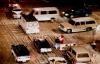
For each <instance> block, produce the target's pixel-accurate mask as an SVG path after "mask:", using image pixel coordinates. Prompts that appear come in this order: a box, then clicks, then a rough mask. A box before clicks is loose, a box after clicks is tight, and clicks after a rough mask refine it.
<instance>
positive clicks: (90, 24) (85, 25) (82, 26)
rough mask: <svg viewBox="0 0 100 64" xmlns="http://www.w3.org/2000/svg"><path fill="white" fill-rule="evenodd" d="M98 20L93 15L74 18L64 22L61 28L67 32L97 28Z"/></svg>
mask: <svg viewBox="0 0 100 64" xmlns="http://www.w3.org/2000/svg"><path fill="white" fill-rule="evenodd" d="M96 27H97V22H96V20H95V19H93V18H91V17H79V18H72V19H70V20H68V21H67V22H62V23H60V25H59V28H60V29H61V30H62V31H64V32H67V33H72V32H81V31H90V30H93V29H96Z"/></svg>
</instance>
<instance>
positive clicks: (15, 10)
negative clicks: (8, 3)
mask: <svg viewBox="0 0 100 64" xmlns="http://www.w3.org/2000/svg"><path fill="white" fill-rule="evenodd" d="M13 11H21V9H14V10H13Z"/></svg>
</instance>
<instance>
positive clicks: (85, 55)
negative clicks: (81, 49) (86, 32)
mask: <svg viewBox="0 0 100 64" xmlns="http://www.w3.org/2000/svg"><path fill="white" fill-rule="evenodd" d="M77 57H78V58H82V57H89V55H88V54H87V53H82V54H78V56H77Z"/></svg>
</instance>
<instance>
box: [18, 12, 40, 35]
mask: <svg viewBox="0 0 100 64" xmlns="http://www.w3.org/2000/svg"><path fill="white" fill-rule="evenodd" d="M18 23H19V26H20V27H21V28H22V29H23V30H24V31H25V33H26V34H30V33H39V31H40V30H39V23H38V21H37V19H36V18H35V17H34V16H33V15H25V14H22V17H21V19H20V21H18Z"/></svg>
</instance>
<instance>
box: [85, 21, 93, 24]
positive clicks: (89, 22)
mask: <svg viewBox="0 0 100 64" xmlns="http://www.w3.org/2000/svg"><path fill="white" fill-rule="evenodd" d="M86 24H95V21H87V22H86Z"/></svg>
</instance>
